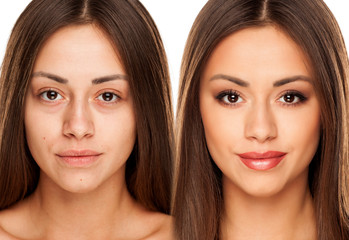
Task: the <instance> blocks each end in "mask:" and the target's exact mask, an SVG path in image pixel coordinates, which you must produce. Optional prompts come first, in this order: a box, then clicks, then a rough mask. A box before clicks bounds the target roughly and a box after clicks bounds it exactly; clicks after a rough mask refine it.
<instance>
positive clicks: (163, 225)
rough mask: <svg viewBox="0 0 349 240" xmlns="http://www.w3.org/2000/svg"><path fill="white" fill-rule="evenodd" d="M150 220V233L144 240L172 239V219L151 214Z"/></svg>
mask: <svg viewBox="0 0 349 240" xmlns="http://www.w3.org/2000/svg"><path fill="white" fill-rule="evenodd" d="M150 219H151V220H152V223H150V224H151V225H152V228H150V229H152V231H151V232H150V233H149V235H148V236H147V237H145V238H144V240H162V239H166V240H172V239H174V232H173V217H172V216H169V215H166V214H163V213H153V216H152V217H151V218H150Z"/></svg>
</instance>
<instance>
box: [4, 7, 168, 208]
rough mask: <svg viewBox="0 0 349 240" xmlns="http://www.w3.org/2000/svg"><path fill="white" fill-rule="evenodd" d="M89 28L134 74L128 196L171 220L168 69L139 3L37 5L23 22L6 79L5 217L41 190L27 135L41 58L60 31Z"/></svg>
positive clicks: (25, 14)
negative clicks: (27, 108) (31, 87)
mask: <svg viewBox="0 0 349 240" xmlns="http://www.w3.org/2000/svg"><path fill="white" fill-rule="evenodd" d="M83 24H94V25H96V26H97V27H99V28H100V29H101V30H102V31H104V33H105V34H106V35H107V36H108V37H109V40H110V41H111V42H112V44H113V45H114V47H115V49H117V51H116V52H117V53H118V55H119V57H120V59H121V61H122V64H123V67H124V68H125V71H126V73H127V75H128V81H129V84H130V90H131V94H132V97H133V102H134V111H135V114H136V131H137V138H136V143H135V146H134V149H133V151H132V153H131V155H130V157H129V159H128V160H127V162H126V174H125V180H126V184H127V187H128V190H129V192H130V193H131V195H132V196H133V197H134V198H135V199H136V200H137V201H138V202H139V203H141V204H143V205H144V206H145V207H146V208H148V209H149V210H153V211H159V212H163V213H167V214H168V213H169V211H170V201H171V199H170V197H171V184H172V165H173V164H172V160H173V153H172V148H173V147H172V145H173V128H172V126H173V111H172V106H171V88H170V80H169V72H168V65H167V59H166V56H165V52H164V47H163V43H162V40H161V38H160V35H159V32H158V30H157V28H156V26H155V23H154V22H153V20H152V18H151V16H150V15H149V13H148V12H147V11H146V9H145V8H144V7H143V5H142V4H141V3H140V2H139V1H137V0H50V1H47V0H33V1H32V2H31V3H30V4H29V5H28V6H27V8H26V9H25V10H24V12H23V13H22V14H21V15H20V17H19V19H18V20H17V22H16V24H15V26H14V28H13V31H12V34H11V37H10V40H9V42H8V46H7V50H6V53H5V58H4V61H3V64H2V69H1V70H2V71H1V78H0V193H1V195H0V210H1V209H5V208H8V207H9V206H11V205H13V204H14V203H16V202H18V201H20V200H22V199H24V198H25V197H26V196H28V195H30V194H31V193H32V192H33V191H34V190H35V188H36V186H37V184H38V179H39V173H40V169H39V167H38V165H37V164H36V162H35V160H34V159H33V157H32V155H31V154H30V151H29V149H28V146H27V142H26V136H25V131H24V103H25V96H26V92H27V90H28V84H29V82H30V79H31V77H32V70H33V66H34V63H35V60H36V57H37V55H38V52H39V51H40V48H41V47H42V46H43V43H44V42H45V41H46V40H47V39H48V38H49V37H50V36H51V35H52V34H53V33H54V32H56V31H57V30H59V29H61V28H63V27H65V26H70V25H83ZM38 127H39V126H38Z"/></svg>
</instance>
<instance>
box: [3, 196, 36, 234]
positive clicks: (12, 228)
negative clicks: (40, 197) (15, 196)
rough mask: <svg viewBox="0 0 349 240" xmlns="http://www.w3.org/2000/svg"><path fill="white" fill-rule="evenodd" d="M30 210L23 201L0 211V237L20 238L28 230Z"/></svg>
mask: <svg viewBox="0 0 349 240" xmlns="http://www.w3.org/2000/svg"><path fill="white" fill-rule="evenodd" d="M28 217H29V215H28V211H27V209H26V207H25V206H24V205H23V204H22V202H20V203H17V204H16V205H14V206H13V207H11V208H9V209H4V210H1V211H0V239H1V240H19V239H21V237H19V236H22V237H23V232H25V231H26V229H27V226H28V222H29V219H30V218H28Z"/></svg>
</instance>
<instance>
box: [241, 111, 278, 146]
mask: <svg viewBox="0 0 349 240" xmlns="http://www.w3.org/2000/svg"><path fill="white" fill-rule="evenodd" d="M245 137H246V138H248V139H250V140H255V141H257V142H259V143H264V142H266V141H270V140H272V139H274V138H276V137H277V125H276V122H275V119H274V116H273V113H272V111H271V110H270V107H269V106H268V105H262V104H260V105H257V106H255V107H253V108H252V109H251V110H250V113H249V114H248V115H247V119H246V124H245Z"/></svg>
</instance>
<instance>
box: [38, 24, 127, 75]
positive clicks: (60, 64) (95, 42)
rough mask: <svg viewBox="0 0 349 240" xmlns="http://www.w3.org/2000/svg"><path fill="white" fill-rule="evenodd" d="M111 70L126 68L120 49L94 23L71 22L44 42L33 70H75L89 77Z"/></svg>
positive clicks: (57, 72)
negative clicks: (72, 23) (73, 23)
mask: <svg viewBox="0 0 349 240" xmlns="http://www.w3.org/2000/svg"><path fill="white" fill-rule="evenodd" d="M72 66H74V67H73V68H72ZM112 69H116V70H120V71H121V70H122V69H123V67H122V64H121V61H120V59H119V57H118V52H117V49H116V47H115V46H114V45H113V44H112V41H111V40H110V39H109V37H108V36H107V35H106V34H105V33H104V31H102V30H101V29H100V28H99V27H97V26H95V25H93V24H86V25H71V26H67V27H63V28H61V29H59V30H58V31H56V32H55V33H53V34H52V35H51V36H50V37H49V38H48V39H47V40H46V41H45V42H44V44H43V45H42V47H41V49H40V51H39V54H38V56H37V58H36V61H35V65H34V71H43V70H45V71H49V72H53V73H56V74H63V75H65V74H71V73H72V74H73V71H74V72H75V73H76V74H79V75H80V76H81V75H88V76H89V77H90V76H91V75H100V74H102V75H106V74H109V72H110V73H112V72H111V71H112ZM105 71H107V72H105ZM114 72H115V71H114ZM122 72H123V71H122Z"/></svg>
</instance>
